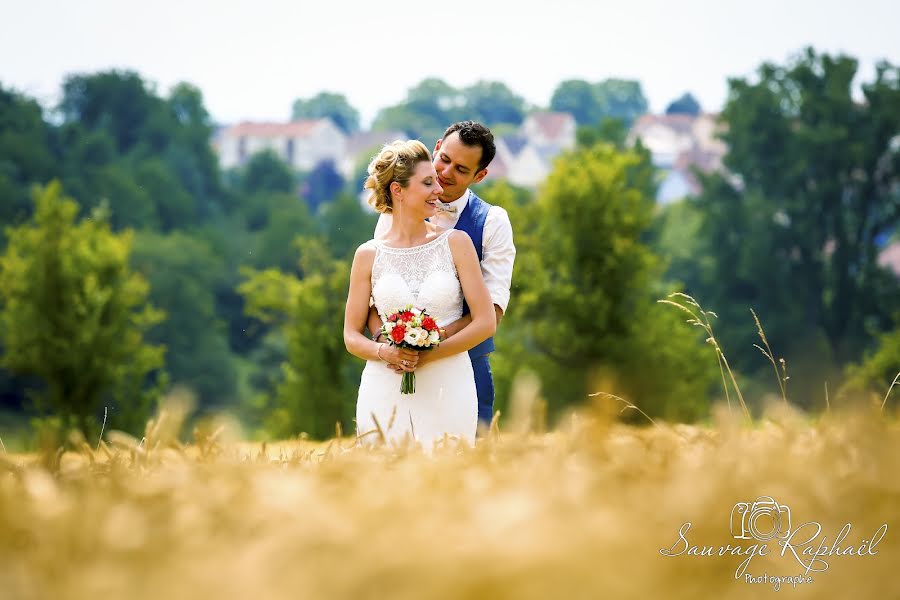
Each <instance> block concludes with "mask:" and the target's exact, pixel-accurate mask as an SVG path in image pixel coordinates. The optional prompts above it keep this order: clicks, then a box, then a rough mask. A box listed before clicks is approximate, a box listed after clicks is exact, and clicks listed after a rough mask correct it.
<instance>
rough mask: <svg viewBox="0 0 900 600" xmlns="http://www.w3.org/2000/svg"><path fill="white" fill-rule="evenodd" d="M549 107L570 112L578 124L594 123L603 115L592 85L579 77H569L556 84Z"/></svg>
mask: <svg viewBox="0 0 900 600" xmlns="http://www.w3.org/2000/svg"><path fill="white" fill-rule="evenodd" d="M550 109H551V110H554V111H557V112H567V113H569V114H571V115H572V117H574V119H575V122H576V123H577V124H578V125H595V124H597V123H599V122H600V119H601V117H602V116H603V113H602V111H601V106H600V103H599V102H598V100H597V95H596V93H595V91H594V86H593V85H591V84H590V83H588V82H587V81H583V80H581V79H570V80H567V81H563V82H562V83H560V84H559V85H558V86H556V89H555V90H554V91H553V96H552V97H551V98H550Z"/></svg>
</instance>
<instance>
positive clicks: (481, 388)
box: [472, 354, 494, 426]
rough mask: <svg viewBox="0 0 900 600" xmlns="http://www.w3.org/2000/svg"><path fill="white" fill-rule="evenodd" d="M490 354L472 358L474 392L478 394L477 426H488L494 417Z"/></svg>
mask: <svg viewBox="0 0 900 600" xmlns="http://www.w3.org/2000/svg"><path fill="white" fill-rule="evenodd" d="M490 357H491V355H490V354H484V355H482V356H478V357H473V358H472V370H473V371H475V390H476V392H477V394H478V424H479V426H480V425H484V426H489V425H490V424H491V419H492V418H493V416H494V376H493V374H492V373H491V361H490Z"/></svg>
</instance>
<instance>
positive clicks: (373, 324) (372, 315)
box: [366, 305, 381, 341]
mask: <svg viewBox="0 0 900 600" xmlns="http://www.w3.org/2000/svg"><path fill="white" fill-rule="evenodd" d="M366 328H367V329H368V330H369V334H370V335H371V337H372V339H373V340H375V341H378V339H377V338H378V336H380V335H381V317H379V316H378V311H377V310H375V306H374V305H372V306H370V307H369V316H368V318H367V319H366Z"/></svg>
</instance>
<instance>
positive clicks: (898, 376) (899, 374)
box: [881, 371, 900, 411]
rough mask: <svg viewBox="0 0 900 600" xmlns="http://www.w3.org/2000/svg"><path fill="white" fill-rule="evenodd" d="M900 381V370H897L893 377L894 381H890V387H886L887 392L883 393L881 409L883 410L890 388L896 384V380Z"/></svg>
mask: <svg viewBox="0 0 900 600" xmlns="http://www.w3.org/2000/svg"><path fill="white" fill-rule="evenodd" d="M898 381H900V371H898V372H897V376H896V377H894V381H893V382H891V387H889V388H888V391H887V394H885V395H884V400H882V401H881V410H882V411H883V410H884V405H885V404H887V399H888V396H890V395H891V390H893V389H894V386H895V385H897V382H898Z"/></svg>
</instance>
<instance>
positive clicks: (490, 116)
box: [447, 81, 525, 126]
mask: <svg viewBox="0 0 900 600" xmlns="http://www.w3.org/2000/svg"><path fill="white" fill-rule="evenodd" d="M463 96H464V97H465V102H466V111H467V113H468V114H469V115H470V116H469V117H468V118H470V119H473V120H475V121H480V122H482V123H485V124H487V125H488V126H493V125H500V124H502V123H511V124H513V125H521V124H522V120H523V119H524V118H525V100H524V99H522V97H521V96H518V95H517V94H515V93H513V91H512V90H510V89H509V88H508V87H507V86H506V84H505V83H501V82H499V81H479V82H478V83H476V84H474V85H471V86H469V87H467V88H466V89H464V90H463ZM447 124H448V125H449V123H447Z"/></svg>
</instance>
